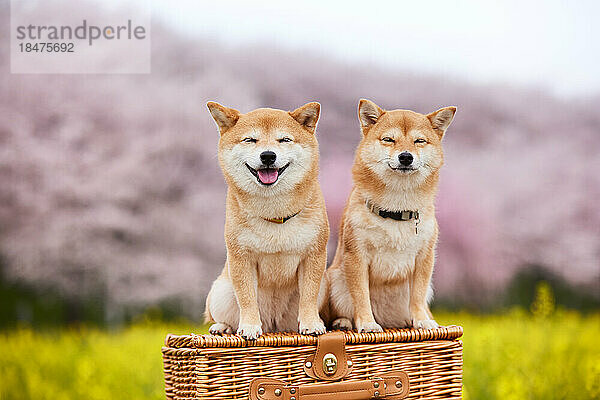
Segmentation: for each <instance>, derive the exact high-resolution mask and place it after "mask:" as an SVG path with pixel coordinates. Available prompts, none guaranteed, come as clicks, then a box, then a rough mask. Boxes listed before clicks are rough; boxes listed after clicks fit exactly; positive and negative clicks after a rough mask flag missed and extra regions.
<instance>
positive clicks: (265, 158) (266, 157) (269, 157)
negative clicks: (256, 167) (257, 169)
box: [260, 151, 277, 165]
mask: <svg viewBox="0 0 600 400" xmlns="http://www.w3.org/2000/svg"><path fill="white" fill-rule="evenodd" d="M276 158H277V154H275V153H274V152H272V151H263V152H262V153H260V161H262V163H263V164H265V165H271V164H275V159H276Z"/></svg>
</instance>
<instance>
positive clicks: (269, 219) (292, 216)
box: [263, 210, 302, 224]
mask: <svg viewBox="0 0 600 400" xmlns="http://www.w3.org/2000/svg"><path fill="white" fill-rule="evenodd" d="M300 211H302V210H300ZM300 211H298V212H297V213H295V214H292V215H290V216H289V217H280V218H263V219H264V220H265V221H269V222H273V223H275V224H283V223H284V222H286V221H287V220H289V219H290V218H294V217H295V216H296V215H298V214H300Z"/></svg>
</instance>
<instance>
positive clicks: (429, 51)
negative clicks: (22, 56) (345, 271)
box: [0, 0, 600, 399]
mask: <svg viewBox="0 0 600 400" xmlns="http://www.w3.org/2000/svg"><path fill="white" fill-rule="evenodd" d="M139 2H140V3H136V1H135V0H129V1H128V2H122V1H121V2H118V1H117V0H111V1H105V2H103V3H102V5H100V4H99V3H94V2H91V3H89V4H88V5H89V6H90V7H98V9H99V10H102V12H110V10H111V9H114V8H115V7H120V6H123V4H124V3H126V4H127V6H133V7H135V6H136V4H141V2H142V0H139ZM38 6H39V7H38V8H37V9H36V10H37V11H35V10H34V12H45V11H44V10H43V4H42V3H41V2H39V3H38ZM9 10H10V7H9V3H8V2H7V1H6V0H3V1H0V15H1V16H2V21H3V23H2V24H0V32H2V35H1V37H2V38H4V39H5V42H8V37H9V34H10V33H9V27H10V25H9ZM99 12H100V11H99ZM599 12H600V5H599V4H598V3H597V2H594V1H581V2H577V3H573V2H570V3H569V2H563V1H555V0H551V1H544V2H543V3H542V2H536V1H531V0H528V1H513V0H510V1H504V2H481V1H458V2H447V1H424V2H391V1H390V2H386V1H381V2H376V3H365V2H352V1H344V2H341V1H331V2H321V1H317V0H307V1H303V2H301V3H298V2H293V3H292V2H289V3H287V2H281V1H276V0H266V1H261V2H252V3H247V2H244V1H242V0H232V1H228V2H205V1H191V0H189V1H179V2H177V3H173V2H168V1H166V0H165V1H162V0H155V1H154V2H153V17H152V18H153V21H152V32H151V40H152V73H150V74H142V75H86V74H83V75H19V74H10V67H9V65H10V62H9V61H10V59H9V51H8V43H5V45H4V46H2V47H0V328H1V329H2V332H4V333H3V334H4V335H5V337H4V339H5V340H4V341H3V343H4V344H3V345H0V346H4V345H6V344H10V345H11V346H13V347H14V348H15V349H17V348H18V349H23V352H25V349H26V348H27V349H31V348H34V347H35V346H44V344H45V345H47V346H50V347H52V346H54V345H56V346H58V344H56V343H63V344H64V346H67V347H68V346H69V345H68V344H67V343H70V342H69V340H72V341H73V342H75V343H77V345H76V346H75V347H76V348H78V349H79V350H77V351H76V350H73V351H72V352H70V351H71V350H69V351H67V352H68V353H69V354H72V355H73V357H74V358H73V360H72V365H75V364H76V365H77V367H76V368H75V370H74V371H75V372H73V371H72V370H71V368H69V365H71V364H69V365H65V366H64V368H65V371H64V374H63V375H64V376H71V375H70V374H75V375H74V376H73V379H70V378H69V379H68V381H69V384H71V383H73V382H76V383H77V382H78V384H80V385H81V390H82V392H81V393H79V392H76V389H72V391H68V390H67V389H65V387H67V386H68V385H67V384H66V383H65V382H62V381H61V380H60V379H59V380H54V381H52V382H54V385H55V387H56V390H55V392H52V393H53V395H52V396H49V393H50V392H48V391H42V392H37V391H36V389H35V388H36V387H37V386H36V382H38V381H39V382H44V384H45V385H46V387H47V385H48V380H49V379H50V378H49V377H48V376H47V375H45V372H44V371H45V370H44V368H42V367H39V368H40V369H39V374H38V375H35V376H34V377H32V376H31V370H27V369H28V368H29V367H28V368H25V367H23V368H22V369H19V368H17V367H15V365H16V363H18V360H20V359H21V357H22V356H23V354H30V357H40V356H39V355H34V353H33V352H31V353H19V352H17V351H13V353H12V356H14V357H13V358H12V359H11V358H10V355H4V357H5V358H4V359H1V358H0V372H3V374H4V375H5V376H8V378H7V380H5V384H4V387H2V384H0V399H4V398H28V397H37V398H44V397H48V398H79V397H80V396H81V397H82V396H84V395H85V396H87V397H88V398H89V397H92V398H93V397H98V398H106V397H107V396H111V397H112V398H116V397H114V396H115V391H109V389H107V388H110V387H112V386H111V385H112V384H113V383H112V382H113V381H114V380H119V378H118V376H122V371H121V372H119V373H116V372H115V378H114V379H113V380H112V381H111V380H110V378H106V379H107V381H105V382H104V384H101V383H98V382H99V381H98V380H97V379H95V378H97V376H98V374H100V371H99V369H98V368H99V367H98V365H100V364H98V363H100V362H101V361H99V359H100V358H99V357H100V354H106V351H108V350H106V349H105V348H103V349H104V350H100V349H97V348H94V349H95V350H93V351H96V352H97V353H94V354H95V355H93V354H88V353H85V352H86V351H92V350H90V349H89V348H88V347H87V346H91V345H90V344H89V343H88V344H86V345H84V344H82V343H83V342H82V340H83V339H82V336H86V335H87V333H86V332H88V333H89V331H87V330H88V329H92V331H91V332H93V333H90V335H92V334H93V335H97V340H96V341H95V342H94V343H96V344H97V343H99V342H101V341H102V340H104V341H106V347H111V346H110V341H111V339H110V338H111V337H112V336H108V337H107V336H103V335H104V333H103V332H109V333H108V334H110V335H113V334H114V335H116V334H117V333H115V332H120V333H119V334H120V335H130V336H127V337H126V338H128V339H124V341H119V343H121V345H122V343H129V342H127V340H130V341H131V342H130V344H131V345H127V346H126V347H127V349H132V348H136V349H137V347H136V346H137V344H139V343H148V347H147V348H145V347H143V346H142V345H139V352H138V353H134V355H132V356H134V357H143V356H142V354H146V353H147V352H153V351H154V352H156V354H150V355H147V357H148V360H149V361H148V364H149V365H153V367H152V368H153V370H152V371H154V372H153V373H154V374H155V375H152V373H150V374H149V375H148V376H151V377H152V379H150V380H148V381H147V382H146V381H143V382H141V383H139V385H137V389H139V388H142V390H143V391H142V392H136V391H135V390H137V389H131V390H132V391H131V392H129V391H127V390H124V389H123V388H122V387H120V388H119V390H118V393H119V396H121V395H122V396H124V397H125V396H129V398H131V397H141V395H142V394H143V395H144V396H146V397H156V398H160V397H161V396H162V387H161V386H160V385H161V382H160V380H161V377H160V364H159V363H158V362H157V357H159V348H160V341H161V340H162V337H164V333H166V332H167V330H169V331H173V330H177V329H180V330H182V331H177V332H176V333H189V331H190V330H191V329H194V330H195V331H196V332H199V331H200V330H201V329H203V328H202V327H201V323H202V320H201V316H202V312H203V307H204V300H205V296H206V294H207V292H208V289H209V287H210V284H211V282H212V280H213V279H214V278H215V277H216V276H217V274H218V273H219V271H220V270H221V268H222V266H223V262H224V260H225V246H224V239H223V224H224V216H225V209H224V204H225V193H226V186H225V183H224V180H223V177H222V174H221V171H220V170H219V167H218V164H217V159H216V150H217V140H218V133H217V130H216V128H215V126H214V123H213V121H212V119H211V118H210V115H209V113H208V111H207V109H206V106H205V103H206V102H207V101H209V100H211V101H218V102H220V103H222V104H224V105H227V106H230V107H234V108H237V109H238V110H240V111H242V112H246V111H250V110H252V109H254V108H257V107H265V106H268V107H274V108H281V109H294V108H296V107H298V106H300V105H302V104H304V103H306V102H308V101H319V102H320V103H321V105H322V114H321V120H320V122H319V125H318V130H317V132H318V133H317V135H318V139H319V143H320V150H321V171H320V181H321V186H322V188H323V190H324V193H325V198H326V203H327V209H328V214H329V219H330V223H331V226H332V234H331V240H330V247H329V249H330V259H331V258H332V256H333V251H334V249H335V241H336V233H337V226H338V224H339V220H340V216H341V212H342V208H343V206H344V203H345V200H346V198H347V196H348V194H349V191H350V188H351V185H352V182H351V176H350V168H351V164H352V160H353V155H354V149H355V147H356V145H357V144H358V141H359V139H360V132H359V127H358V122H357V118H356V107H357V102H358V99H359V98H363V97H365V98H369V99H371V100H373V101H375V102H376V103H377V104H378V105H379V106H381V107H383V108H388V109H394V108H405V109H412V110H415V111H418V112H421V113H428V112H431V111H433V110H436V109H438V108H440V107H443V106H447V105H456V106H457V107H458V113H457V115H456V118H455V120H454V122H453V124H452V126H451V127H450V129H449V131H448V133H447V135H446V136H445V139H444V142H445V143H444V146H445V152H446V164H445V166H444V167H443V173H442V177H441V183H440V185H441V186H440V192H439V196H438V200H437V207H438V211H437V213H438V220H439V223H440V231H441V233H440V241H439V252H438V259H437V263H436V267H435V268H436V269H435V276H434V285H435V288H436V298H435V301H434V304H433V307H434V313H435V312H436V310H437V312H438V313H439V315H440V316H441V317H440V320H441V321H442V322H443V323H447V324H450V323H452V324H463V325H464V326H465V328H468V327H470V328H471V329H470V330H469V329H467V330H466V332H467V333H466V335H465V363H466V366H469V367H470V368H467V367H465V382H466V383H465V397H469V398H495V397H498V398H500V397H502V398H513V397H514V398H542V397H544V398H600V397H595V396H600V368H599V367H598V365H600V352H599V350H598V347H597V344H593V343H596V342H597V335H598V334H600V318H599V316H598V313H599V310H600V209H599V208H598V207H597V199H598V198H600V174H599V173H598V171H599V170H600V142H599V141H600V114H599V113H598V110H597V107H598V104H599V101H600V74H598V72H597V70H598V67H597V66H598V63H599V62H600V42H599V41H598V38H599V37H600V27H599V26H598V24H597V23H596V21H595V19H596V15H598V13H599ZM152 324H156V326H155V325H152ZM513 324H514V325H513ZM519 324H522V325H519ZM545 324H546V325H545ZM153 326H155V328H152V327H153ZM507 326H512V328H510V329H509V330H508V331H505V333H504V334H505V337H506V340H507V341H508V344H507V342H496V341H495V340H494V339H493V337H494V335H495V332H496V331H497V330H498V329H500V328H503V329H506V328H507ZM519 327H520V329H521V332H522V334H523V335H526V336H528V337H530V339H529V340H530V342H527V344H523V343H521V344H516V343H512V342H511V340H512V339H514V337H515V332H519V330H518V329H519ZM540 329H543V331H542V330H540ZM15 332H16V333H15ZM81 332H84V333H85V334H82V333H81ZM111 332H112V333H111ZM535 332H537V335H538V336H535V335H536V333H535ZM548 332H558V333H556V335H558V336H556V337H555V339H549V338H548V337H546V336H545V335H546V334H548ZM560 332H562V333H560ZM517 334H521V333H517ZM40 335H41V336H40ZM44 335H55V336H51V337H52V338H53V339H49V338H48V336H44ZM69 335H71V336H69ZM136 335H137V336H136ZM153 335H154V336H153ZM470 335H472V336H470ZM478 335H479V336H478ZM573 335H575V337H577V338H578V340H577V341H573V340H574V339H573ZM23 337H26V338H28V339H23ZM149 337H152V338H155V339H157V340H158V342H145V341H147V340H149V339H148V338H149ZM532 337H535V339H531V338H532ZM69 338H70V339H69ZM469 338H471V339H472V342H471V343H472V345H471V346H472V347H469ZM586 338H588V339H589V341H587V342H586ZM593 338H596V339H593ZM11 340H12V342H11ZM553 340H555V341H556V342H554V341H553ZM44 341H46V342H44ZM531 341H533V342H531ZM538 342H544V343H547V346H546V347H544V346H542V345H541V344H539V343H538ZM86 343H87V342H86ZM476 343H477V344H478V345H479V346H480V347H479V348H477V349H479V350H477V351H476V345H475V344H476ZM552 343H554V344H552ZM494 345H495V346H497V349H503V351H504V350H506V349H507V348H508V349H509V350H510V352H509V353H506V354H505V355H500V354H499V353H498V355H497V356H494V355H493V353H491V351H492V350H491V349H493V348H494V347H493V346H494ZM537 345H540V346H542V347H539V348H537V347H535V346H537ZM19 346H22V347H19ZM78 346H79V347H78ZM490 346H491V347H490ZM511 346H513V347H511ZM548 346H549V347H548ZM573 346H582V347H576V348H575V347H573ZM67 347H65V348H67ZM68 348H69V349H72V348H73V347H68ZM532 348H536V349H538V350H539V352H538V353H536V354H538V355H542V354H544V355H549V354H555V353H552V350H551V349H550V348H552V349H554V350H555V351H557V352H559V353H560V354H563V353H564V355H566V354H571V355H573V354H575V355H577V354H580V355H581V357H585V360H584V361H582V360H581V359H575V360H574V361H573V363H575V364H576V367H574V368H577V371H579V372H581V373H579V372H578V375H579V376H578V377H577V378H573V379H579V380H580V381H577V382H578V385H579V386H578V388H580V389H579V390H580V391H578V392H573V393H571V392H564V391H563V392H560V391H558V392H556V391H551V390H550V388H548V391H547V392H543V391H542V392H539V391H535V390H534V389H533V388H534V387H535V386H536V383H535V382H536V381H535V379H534V378H533V377H534V376H538V375H535V374H536V371H537V365H538V363H540V362H541V359H540V357H537V356H535V357H533V356H532V358H531V360H529V361H527V362H528V363H530V364H528V365H530V366H531V369H530V370H531V373H529V372H527V373H521V372H516V373H515V374H514V375H510V376H509V377H508V378H506V377H498V376H496V375H494V373H492V372H490V374H489V376H487V377H485V378H484V377H483V376H480V375H478V376H475V375H470V374H472V372H469V371H472V370H479V371H481V370H482V369H485V365H486V361H487V362H490V363H491V362H492V361H493V362H494V363H495V362H497V364H494V365H497V366H498V369H500V368H501V367H502V366H504V365H507V364H513V363H514V362H515V360H517V362H518V360H519V359H520V358H519V357H521V354H524V353H526V352H527V351H533V350H531V349H532ZM86 349H87V350H86ZM29 351H32V350H29ZM0 353H1V352H0ZM84 353H85V354H87V356H85V357H89V359H86V358H85V357H84V356H83V355H82V354H84ZM51 354H52V353H48V361H47V362H48V363H49V364H48V365H51V366H52V368H53V369H56V368H57V367H56V365H55V364H52V361H49V360H50V359H53V356H52V355H51ZM63 354H64V353H63ZM490 354H492V355H490ZM503 354H504V353H503ZM0 357H2V356H0ZM115 357H123V365H124V368H125V369H126V367H125V365H126V360H125V358H124V357H125V356H123V355H122V354H121V353H119V356H117V355H116V353H115ZM523 357H524V356H523ZM548 357H549V356H548ZM573 357H576V356H573ZM81 359H86V360H87V361H85V363H83V364H81V362H80V361H81ZM37 360H38V362H37V363H36V365H43V364H44V362H43V361H41V358H38V359H37ZM76 360H77V361H76ZM476 360H479V361H481V365H479V364H476ZM552 360H554V358H552ZM580 361H581V362H580ZM106 362H107V363H109V361H108V360H107V361H106ZM114 362H115V361H114V359H113V360H112V361H110V363H111V364H114ZM11 363H12V365H13V366H12V367H11ZM153 363H154V364H153ZM575 364H574V365H575ZM82 365H83V366H82ZM34 370H35V368H34ZM525 370H526V369H523V371H525ZM157 371H158V372H157ZM552 374H555V375H556V378H557V379H566V378H565V377H564V376H563V375H561V373H560V371H559V370H558V369H557V370H556V371H554V370H553V371H551V372H548V374H547V375H540V376H539V379H540V382H542V381H544V379H545V378H546V377H550V376H554V375H552ZM61 379H67V378H61ZM86 379H87V381H86ZM140 379H149V378H148V377H147V376H146V377H145V378H140ZM532 379H533V380H532ZM91 381H94V384H95V385H96V386H94V384H92V383H90V382H91ZM130 381H132V382H137V381H135V379H134V378H131V380H130ZM6 382H12V383H6ZM100 382H102V381H100ZM469 382H470V385H469ZM515 382H517V383H518V382H522V383H523V387H525V388H528V389H527V390H526V391H524V392H519V391H516V392H515V391H514V390H513V389H512V388H514V387H515ZM17 386H19V387H21V389H19V391H18V392H17V391H13V389H14V388H15V387H17ZM516 386H518V385H516ZM538 386H539V387H540V388H542V387H546V386H547V385H546V386H544V385H543V384H542V383H539V385H538ZM567 386H569V385H567ZM91 387H95V388H96V389H94V390H97V393H96V392H93V393H92V392H91V390H92V389H90V388H91ZM22 388H27V389H26V390H25V389H22ZM60 390H62V391H60ZM103 390H106V391H107V392H104V391H103ZM544 390H545V389H544ZM564 390H568V389H564ZM469 391H470V392H469ZM20 395H22V396H20ZM578 395H579V396H578Z"/></svg>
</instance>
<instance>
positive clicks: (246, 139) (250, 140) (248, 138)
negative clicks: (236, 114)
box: [242, 137, 257, 143]
mask: <svg viewBox="0 0 600 400" xmlns="http://www.w3.org/2000/svg"><path fill="white" fill-rule="evenodd" d="M242 142H246V143H256V142H257V140H256V139H254V138H251V137H247V138H244V140H242Z"/></svg>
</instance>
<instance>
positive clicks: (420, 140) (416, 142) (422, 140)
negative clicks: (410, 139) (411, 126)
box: [415, 139, 427, 144]
mask: <svg viewBox="0 0 600 400" xmlns="http://www.w3.org/2000/svg"><path fill="white" fill-rule="evenodd" d="M419 143H427V140H425V139H417V140H415V144H419Z"/></svg>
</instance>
